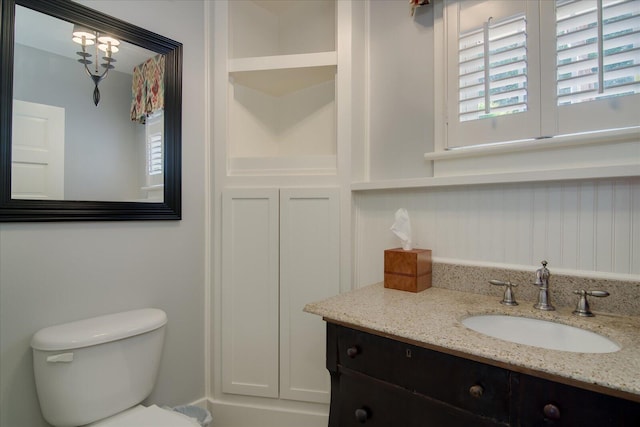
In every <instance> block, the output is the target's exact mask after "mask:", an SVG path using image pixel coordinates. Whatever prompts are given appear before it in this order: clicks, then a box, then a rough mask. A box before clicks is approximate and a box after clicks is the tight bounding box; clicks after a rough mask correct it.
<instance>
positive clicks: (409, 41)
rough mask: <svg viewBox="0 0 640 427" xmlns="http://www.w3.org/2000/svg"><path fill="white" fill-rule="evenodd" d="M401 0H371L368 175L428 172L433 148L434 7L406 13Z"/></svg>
mask: <svg viewBox="0 0 640 427" xmlns="http://www.w3.org/2000/svg"><path fill="white" fill-rule="evenodd" d="M407 3H408V2H405V1H397V0H386V1H380V0H376V1H371V2H369V16H368V24H369V31H368V43H369V48H368V53H369V61H368V62H369V67H368V68H369V70H368V71H369V87H368V100H367V104H366V106H365V108H367V109H368V110H369V117H368V132H367V134H368V136H369V141H370V151H369V158H370V170H369V175H370V179H371V180H382V179H400V178H414V177H416V176H428V174H430V173H431V165H430V164H429V163H428V162H427V163H425V161H424V159H423V157H422V155H423V154H424V153H425V152H427V151H432V150H433V138H434V132H433V117H434V108H433V97H434V87H433V67H434V64H433V58H434V47H433V19H434V16H433V7H432V6H426V7H422V8H420V9H419V10H418V12H417V13H416V15H415V16H414V17H411V16H409V9H410V7H409V5H408V4H407Z"/></svg>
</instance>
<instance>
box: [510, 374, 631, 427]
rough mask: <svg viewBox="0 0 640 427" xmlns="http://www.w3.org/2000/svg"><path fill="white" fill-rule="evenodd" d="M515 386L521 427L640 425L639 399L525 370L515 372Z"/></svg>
mask: <svg viewBox="0 0 640 427" xmlns="http://www.w3.org/2000/svg"><path fill="white" fill-rule="evenodd" d="M513 389H514V395H515V396H514V400H515V402H514V404H515V406H516V413H518V414H519V415H518V418H519V419H518V424H517V425H518V426H520V427H540V426H553V427H565V426H566V427H573V426H580V427H605V426H607V427H608V426H611V427H614V426H615V427H632V426H633V427H637V426H640V403H637V402H632V401H629V400H625V399H619V398H616V397H613V396H607V395H603V394H600V393H595V392H592V391H588V390H584V389H580V388H576V387H571V386H568V385H565V384H559V383H556V382H552V381H548V380H544V379H541V378H536V377H532V376H529V375H524V374H514V376H513ZM516 396H517V397H516Z"/></svg>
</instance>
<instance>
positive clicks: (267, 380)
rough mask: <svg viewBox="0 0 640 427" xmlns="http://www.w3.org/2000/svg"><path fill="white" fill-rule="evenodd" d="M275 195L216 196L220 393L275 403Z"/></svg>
mask: <svg viewBox="0 0 640 427" xmlns="http://www.w3.org/2000/svg"><path fill="white" fill-rule="evenodd" d="M278 210H279V209H278V190H277V189H259V190H252V189H234V190H229V191H225V192H224V193H223V195H222V224H223V227H222V300H223V303H222V366H223V369H222V391H223V392H225V393H233V394H245V395H251V396H261V397H278V334H279V332H278V298H279V296H278V293H279V290H278V277H279V271H278V228H279V219H278Z"/></svg>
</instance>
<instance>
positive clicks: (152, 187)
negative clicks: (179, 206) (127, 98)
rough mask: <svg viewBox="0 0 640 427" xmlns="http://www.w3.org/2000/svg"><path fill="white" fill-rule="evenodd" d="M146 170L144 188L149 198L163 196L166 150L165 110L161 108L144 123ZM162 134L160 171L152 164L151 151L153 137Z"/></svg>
mask: <svg viewBox="0 0 640 427" xmlns="http://www.w3.org/2000/svg"><path fill="white" fill-rule="evenodd" d="M144 133H145V138H144V171H145V186H144V187H142V190H143V191H145V192H146V193H147V198H149V199H154V200H155V199H158V198H161V197H162V194H163V190H164V161H165V151H164V148H165V147H164V143H165V141H164V111H163V110H160V111H158V112H156V113H154V114H152V115H150V116H148V117H147V118H146V121H145V124H144ZM158 135H160V141H161V150H162V153H161V157H162V166H161V170H160V171H158V170H157V169H155V168H154V167H153V166H152V165H151V162H152V156H153V154H152V153H150V149H151V147H150V146H151V144H152V139H156V138H157V137H158Z"/></svg>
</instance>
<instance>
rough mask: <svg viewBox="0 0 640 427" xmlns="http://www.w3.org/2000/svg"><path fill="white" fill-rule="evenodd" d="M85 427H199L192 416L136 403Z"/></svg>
mask: <svg viewBox="0 0 640 427" xmlns="http://www.w3.org/2000/svg"><path fill="white" fill-rule="evenodd" d="M87 427H200V424H199V423H198V422H197V421H196V420H195V419H193V418H190V417H187V416H186V415H183V414H180V413H178V412H174V411H171V410H168V409H162V408H159V407H157V406H156V405H151V406H148V407H145V406H142V405H138V406H134V407H133V408H131V409H127V410H126V411H123V412H120V413H119V414H116V415H114V416H112V417H109V418H106V419H104V420H101V421H97V422H95V423H93V424H89V425H88V426H87Z"/></svg>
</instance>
